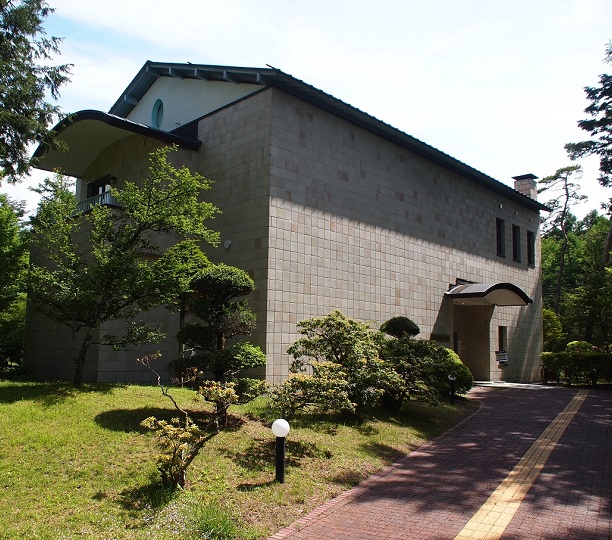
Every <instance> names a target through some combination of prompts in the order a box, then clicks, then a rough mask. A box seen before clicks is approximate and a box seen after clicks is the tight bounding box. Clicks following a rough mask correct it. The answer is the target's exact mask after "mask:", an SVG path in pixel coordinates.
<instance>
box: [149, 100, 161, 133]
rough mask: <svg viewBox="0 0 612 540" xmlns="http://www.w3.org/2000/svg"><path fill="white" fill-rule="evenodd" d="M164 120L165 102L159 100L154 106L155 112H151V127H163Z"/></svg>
mask: <svg viewBox="0 0 612 540" xmlns="http://www.w3.org/2000/svg"><path fill="white" fill-rule="evenodd" d="M163 119H164V102H163V101H162V100H161V99H158V100H157V101H156V102H155V104H154V105H153V110H152V111H151V125H152V126H153V127H154V128H158V129H159V128H160V127H161V125H162V121H163Z"/></svg>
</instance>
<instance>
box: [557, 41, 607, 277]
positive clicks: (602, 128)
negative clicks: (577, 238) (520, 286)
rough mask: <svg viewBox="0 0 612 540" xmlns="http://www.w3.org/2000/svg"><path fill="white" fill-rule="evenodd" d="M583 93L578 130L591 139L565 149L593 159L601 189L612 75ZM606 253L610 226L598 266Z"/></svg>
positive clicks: (604, 176) (604, 178)
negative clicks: (585, 103) (584, 104)
mask: <svg viewBox="0 0 612 540" xmlns="http://www.w3.org/2000/svg"><path fill="white" fill-rule="evenodd" d="M604 62H605V63H606V64H612V42H609V43H608V44H607V46H606V55H605V58H604ZM584 91H585V93H586V96H587V99H588V100H589V101H590V104H589V106H588V107H587V108H586V109H585V110H584V112H585V113H587V115H588V118H586V119H584V120H580V121H579V122H578V127H580V128H581V129H583V130H584V131H586V132H587V133H589V135H590V136H591V138H590V139H589V140H587V141H581V142H578V143H569V144H566V145H565V149H566V150H567V152H568V154H569V156H570V158H571V159H578V158H582V157H585V156H597V157H598V158H599V183H600V184H601V185H602V186H604V187H610V186H612V74H609V73H604V74H602V75H600V76H599V85H597V86H587V87H585V89H584ZM605 206H606V207H607V210H608V212H611V211H612V198H611V199H610V201H609V202H608V204H607V205H605ZM610 251H612V223H611V225H610V228H609V229H608V234H607V236H606V238H605V241H604V242H603V253H602V257H601V264H602V265H606V264H607V263H608V262H609V260H610Z"/></svg>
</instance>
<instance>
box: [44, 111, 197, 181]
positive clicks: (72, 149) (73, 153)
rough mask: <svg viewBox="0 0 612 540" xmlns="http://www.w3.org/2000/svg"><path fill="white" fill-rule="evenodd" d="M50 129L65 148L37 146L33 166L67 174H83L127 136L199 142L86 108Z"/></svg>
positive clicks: (186, 143) (183, 143) (182, 144)
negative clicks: (104, 152)
mask: <svg viewBox="0 0 612 540" xmlns="http://www.w3.org/2000/svg"><path fill="white" fill-rule="evenodd" d="M53 131H54V132H55V134H56V138H57V140H58V141H59V142H62V143H65V146H66V147H67V148H66V149H65V150H56V149H49V148H46V147H45V146H43V145H40V146H39V147H38V148H37V149H36V151H35V152H34V156H33V157H34V158H35V159H36V160H37V163H36V167H37V168H38V169H43V170H45V171H60V172H62V173H64V174H67V175H69V176H75V177H77V178H80V177H82V176H83V174H84V173H85V171H86V170H87V168H88V167H89V165H91V163H92V162H93V160H94V159H95V158H96V157H97V156H98V155H99V154H100V153H101V152H102V151H103V150H104V149H106V148H108V147H109V146H110V145H111V144H113V143H115V142H117V141H119V140H121V139H124V138H126V137H129V136H130V135H135V134H136V135H142V136H143V137H147V138H150V139H155V140H157V141H160V142H162V143H163V144H167V145H172V144H176V145H178V146H180V147H183V148H187V149H190V150H197V149H198V148H199V147H200V146H201V144H202V143H201V141H198V140H195V139H188V138H186V137H181V136H178V135H175V134H173V133H168V132H166V131H161V130H159V129H154V128H151V127H149V126H145V125H144V124H139V123H136V122H132V121H131V120H126V119H125V118H120V117H119V116H115V115H113V114H109V113H105V112H102V111H94V110H85V111H79V112H77V113H74V114H71V115H70V116H68V117H66V118H65V119H64V120H62V121H61V122H60V123H59V124H57V125H56V126H55V127H54V128H53Z"/></svg>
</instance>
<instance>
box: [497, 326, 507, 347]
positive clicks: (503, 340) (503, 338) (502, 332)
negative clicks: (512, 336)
mask: <svg viewBox="0 0 612 540" xmlns="http://www.w3.org/2000/svg"><path fill="white" fill-rule="evenodd" d="M507 345H508V327H507V326H498V327H497V346H498V347H499V349H498V352H506V347H507Z"/></svg>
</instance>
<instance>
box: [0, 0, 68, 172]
mask: <svg viewBox="0 0 612 540" xmlns="http://www.w3.org/2000/svg"><path fill="white" fill-rule="evenodd" d="M52 12H53V9H52V8H50V7H49V6H48V4H47V2H45V1H43V0H20V1H14V0H3V1H2V2H0V183H1V182H2V180H3V179H5V178H6V179H7V180H8V181H9V182H15V181H17V180H18V179H19V178H20V177H21V176H23V175H25V174H27V173H28V171H29V170H30V167H31V166H32V161H31V159H30V157H29V145H30V143H42V144H46V145H49V146H54V145H55V146H57V142H56V141H54V139H53V135H52V133H51V132H50V130H49V128H50V127H51V125H52V124H53V123H54V122H55V121H56V120H58V119H59V116H60V109H59V107H58V106H57V105H53V104H51V103H49V102H48V101H47V95H51V97H52V98H53V99H54V100H57V98H58V97H59V88H60V87H61V86H62V85H63V84H64V83H66V82H67V81H68V80H69V76H70V67H71V66H69V65H60V66H51V65H49V63H50V61H51V59H52V55H55V54H59V43H60V39H59V38H57V37H48V36H47V34H46V32H45V31H44V29H43V20H44V19H45V18H46V17H47V16H48V15H49V14H50V13H52Z"/></svg>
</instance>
